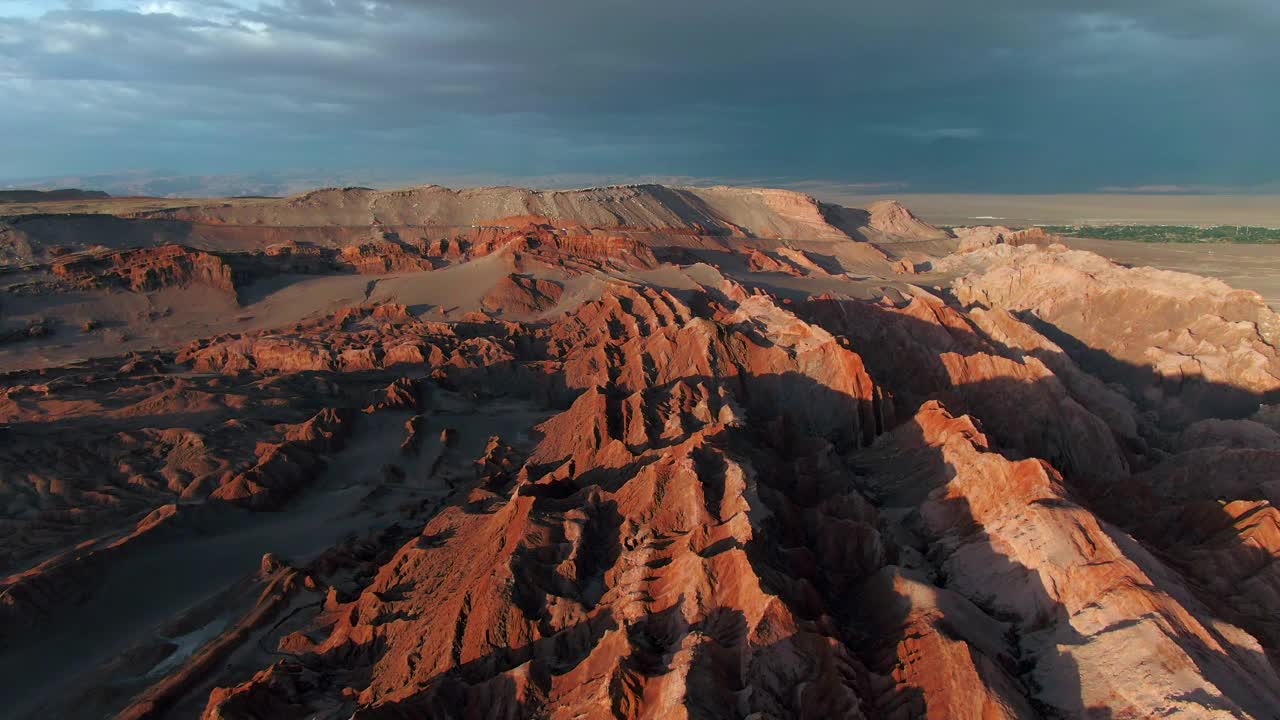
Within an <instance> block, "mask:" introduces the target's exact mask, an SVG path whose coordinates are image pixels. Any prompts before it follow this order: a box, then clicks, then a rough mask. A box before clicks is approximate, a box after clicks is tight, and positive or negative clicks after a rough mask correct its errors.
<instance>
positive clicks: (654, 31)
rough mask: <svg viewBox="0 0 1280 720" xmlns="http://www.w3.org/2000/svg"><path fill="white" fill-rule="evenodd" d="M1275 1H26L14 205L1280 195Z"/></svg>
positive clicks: (10, 122) (17, 35)
mask: <svg viewBox="0 0 1280 720" xmlns="http://www.w3.org/2000/svg"><path fill="white" fill-rule="evenodd" d="M1277 37H1280V2H1278V1H1277V0H1214V1H1213V2H1206V1H1205V0H1111V1H1108V2H1103V1H1101V0H1074V1H1073V2H1061V0H969V1H968V2H955V1H954V0H947V1H943V0H895V1H894V2H887V1H882V0H877V1H876V2H870V1H863V0H773V1H772V2H759V1H757V0H648V1H644V2H641V1H638V0H630V1H628V0H416V1H415V0H264V1H261V2H260V1H258V0H205V1H203V2H196V1H194V0H145V1H137V0H56V1H55V0H47V1H46V0H0V182H4V181H6V180H7V181H14V180H21V179H24V178H41V177H57V176H75V175H79V176H85V175H95V174H101V175H106V174H111V173H125V172H133V173H147V172H161V171H163V172H165V173H170V174H183V175H229V176H232V175H242V174H246V173H265V174H268V175H270V174H272V173H275V174H292V176H293V177H312V176H315V177H324V176H332V177H341V178H344V180H345V179H356V180H358V179H359V178H360V177H362V176H364V175H367V176H369V177H370V178H378V177H385V178H390V177H394V178H405V179H414V180H422V181H427V180H431V179H433V178H434V177H436V176H440V177H450V178H458V177H461V178H468V177H474V178H486V179H490V178H500V179H510V180H511V181H513V182H518V181H519V180H520V179H522V178H573V179H584V180H589V179H592V178H609V179H611V180H626V179H630V178H649V177H655V176H657V177H668V176H669V177H678V178H690V179H695V180H704V181H707V182H712V181H715V182H732V183H750V184H777V185H794V184H803V183H815V182H820V183H834V184H842V185H845V186H848V187H852V188H865V189H867V190H868V191H874V190H876V189H881V188H882V189H893V190H904V191H920V192H934V191H937V192H1093V191H1131V190H1138V189H1144V190H1150V191H1180V190H1192V191H1209V192H1212V191H1223V192H1228V191H1230V192H1244V191H1251V190H1255V191H1256V190H1259V189H1268V188H1269V189H1275V188H1278V187H1280V140H1278V139H1277V137H1278V134H1280V42H1277V41H1276V38H1277Z"/></svg>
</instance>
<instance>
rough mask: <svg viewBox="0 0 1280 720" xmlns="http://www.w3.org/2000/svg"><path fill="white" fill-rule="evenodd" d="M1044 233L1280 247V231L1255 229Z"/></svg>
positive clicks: (1062, 229) (1087, 228) (1064, 228)
mask: <svg viewBox="0 0 1280 720" xmlns="http://www.w3.org/2000/svg"><path fill="white" fill-rule="evenodd" d="M1044 229H1045V230H1046V231H1048V232H1051V233H1053V234H1055V235H1065V236H1067V237H1081V238H1098V239H1101V240H1131V241H1133V242H1148V243H1250V244H1254V245H1274V244H1280V228H1268V227H1257V226H1254V225H1214V226H1213V227H1197V226H1195V225H1046V226H1045V227H1044Z"/></svg>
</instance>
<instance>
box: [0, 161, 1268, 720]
mask: <svg viewBox="0 0 1280 720" xmlns="http://www.w3.org/2000/svg"><path fill="white" fill-rule="evenodd" d="M0 262H3V263H4V274H2V275H0V280H2V281H3V294H0V366H2V367H3V369H4V374H3V375H0V505H2V507H3V513H0V538H2V540H0V566H2V567H0V577H2V578H3V579H2V580H0V588H2V589H0V638H3V642H0V676H3V677H4V678H5V683H4V685H3V686H2V687H3V689H2V690H0V702H3V704H4V707H5V708H6V709H7V710H6V712H7V713H9V714H11V715H13V716H15V717H68V718H81V717H82V718H97V717H110V716H118V717H124V718H159V717H204V718H210V719H213V718H223V719H227V720H231V719H237V718H293V717H296V718H312V717H321V718H352V717H354V718H418V717H429V718H437V717H438V718H527V717H556V718H569V717H591V718H596V717H600V718H605V717H624V718H672V717H695V718H709V717H714V718H722V717H723V718H738V717H741V718H749V717H750V718H792V717H795V718H802V717H803V718H808V717H850V718H918V717H928V718H1003V717H1008V718H1034V717H1046V718H1150V717H1164V716H1170V715H1177V714H1181V715H1183V716H1186V717H1196V718H1201V717H1204V718H1237V717H1249V718H1275V717H1280V677H1278V676H1277V672H1276V667H1277V665H1276V663H1277V662H1278V661H1280V622H1278V621H1277V617H1278V616H1280V615H1278V613H1280V565H1277V564H1276V563H1275V562H1274V559H1275V558H1276V555H1277V553H1280V522H1278V521H1280V512H1277V510H1276V508H1275V506H1274V503H1276V502H1280V482H1278V481H1280V477H1278V476H1277V475H1276V472H1275V468H1276V467H1277V464H1278V463H1280V316H1278V315H1277V314H1276V313H1275V312H1274V311H1273V310H1272V309H1270V308H1269V307H1268V306H1267V304H1266V302H1265V301H1264V299H1263V298H1262V297H1261V296H1260V295H1258V294H1257V293H1256V292H1253V291H1251V290H1243V289H1233V288H1232V287H1230V286H1229V285H1227V284H1226V283H1224V282H1222V281H1220V280H1216V279H1209V278H1203V277H1199V276H1196V275H1190V274H1185V273H1179V272H1170V271H1167V270H1157V269H1153V268H1148V267H1128V266H1124V265H1119V264H1116V263H1114V262H1112V261H1110V260H1107V259H1106V258H1104V257H1101V256H1099V255H1096V254H1093V253H1091V252H1086V251H1082V250H1077V249H1071V248H1070V247H1068V246H1066V245H1063V244H1061V242H1060V238H1056V237H1054V236H1052V235H1050V234H1048V233H1045V232H1043V231H1038V230H1030V231H1017V230H1011V229H1009V228H1001V227H981V228H963V229H957V230H954V231H950V230H943V229H940V228H937V227H934V226H932V225H929V224H927V223H925V222H923V221H921V220H920V219H919V218H917V217H916V216H915V215H913V214H912V213H911V212H910V211H909V210H907V209H906V208H905V207H903V206H901V205H899V204H897V203H892V202H882V203H877V204H875V205H872V206H870V207H868V208H866V209H865V210H860V209H853V208H846V207H841V206H836V205H830V204H825V203H821V202H818V201H816V200H814V199H812V198H810V197H808V196H806V195H802V194H799V193H793V192H787V191H779V190H752V189H734V188H697V189H695V188H669V187H663V186H626V187H610V188H598V189H592V190H583V191H555V192H552V191H541V192H540V191H529V190H521V189H516V188H483V189H474V190H462V191H454V190H449V189H446V188H440V187H425V188H415V189H411V190H405V191H390V192H387V191H371V190H365V189H358V188H354V189H345V190H337V189H334V190H321V191H315V192H312V193H307V194H304V195H301V196H296V197H292V198H288V199H282V200H271V199H250V200H239V201H236V200H233V201H225V202H217V203H190V204H182V203H170V204H167V205H166V206H165V207H159V208H155V207H143V208H141V209H139V208H136V207H134V208H133V209H129V210H122V211H120V212H117V213H96V214H95V213H83V212H76V213H58V212H34V213H24V214H22V215H14V216H10V217H6V218H4V219H3V220H0Z"/></svg>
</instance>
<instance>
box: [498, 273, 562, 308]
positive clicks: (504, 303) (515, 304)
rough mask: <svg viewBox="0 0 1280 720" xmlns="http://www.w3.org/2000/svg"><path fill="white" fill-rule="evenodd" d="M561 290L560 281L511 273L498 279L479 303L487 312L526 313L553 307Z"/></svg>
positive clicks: (558, 298)
mask: <svg viewBox="0 0 1280 720" xmlns="http://www.w3.org/2000/svg"><path fill="white" fill-rule="evenodd" d="M563 291H564V288H562V287H561V286H560V283H557V282H553V281H551V280H540V279H538V278H533V277H528V276H524V275H514V274H513V275H507V276H506V277H504V278H503V279H501V280H499V281H498V284H497V285H495V286H494V288H493V289H492V290H490V291H489V294H488V295H485V296H484V300H482V301H481V303H480V304H481V306H482V307H483V308H484V309H485V310H487V311H489V312H501V313H507V314H524V315H528V314H532V313H537V312H541V311H543V310H546V309H548V308H551V307H553V306H554V305H555V304H556V303H557V302H559V300H560V294H561V293H562V292H563Z"/></svg>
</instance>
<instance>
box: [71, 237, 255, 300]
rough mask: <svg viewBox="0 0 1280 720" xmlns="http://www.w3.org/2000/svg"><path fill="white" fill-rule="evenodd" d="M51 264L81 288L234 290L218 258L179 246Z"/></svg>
mask: <svg viewBox="0 0 1280 720" xmlns="http://www.w3.org/2000/svg"><path fill="white" fill-rule="evenodd" d="M50 267H51V269H52V270H53V273H54V274H55V275H57V276H58V277H60V278H63V279H65V280H67V281H68V282H70V283H72V284H73V285H75V286H76V287H80V288H95V287H115V286H120V287H124V288H127V289H129V290H132V291H134V292H149V291H152V290H159V289H161V288H166V287H175V286H178V287H181V286H186V285H191V284H193V283H196V284H201V285H208V286H210V287H213V288H216V289H218V290H223V291H225V292H230V293H234V292H235V290H236V287H235V282H234V280H233V275H232V272H231V268H230V267H229V266H228V265H227V263H226V262H224V261H223V259H222V258H221V257H219V256H217V255H215V254H212V253H207V252H202V251H199V250H193V249H191V248H185V247H181V246H179V245H162V246H159V247H155V248H141V249H134V250H119V251H115V252H111V253H107V254H101V255H99V254H91V255H75V256H65V257H62V258H59V259H57V260H55V261H54V262H53V263H52V264H51V266H50Z"/></svg>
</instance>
